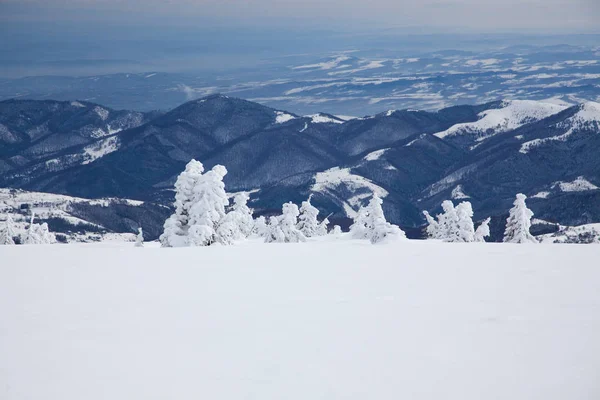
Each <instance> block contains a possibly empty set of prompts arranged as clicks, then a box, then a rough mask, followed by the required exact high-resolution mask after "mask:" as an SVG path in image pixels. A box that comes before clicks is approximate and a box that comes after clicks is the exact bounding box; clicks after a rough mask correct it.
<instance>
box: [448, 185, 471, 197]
mask: <svg viewBox="0 0 600 400" xmlns="http://www.w3.org/2000/svg"><path fill="white" fill-rule="evenodd" d="M450 196H451V197H452V198H453V199H454V200H462V199H470V198H471V196H469V195H467V194H465V192H464V189H463V186H462V185H458V186H456V187H455V188H454V189H452V193H451V194H450Z"/></svg>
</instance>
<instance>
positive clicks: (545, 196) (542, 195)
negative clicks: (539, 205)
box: [531, 192, 550, 199]
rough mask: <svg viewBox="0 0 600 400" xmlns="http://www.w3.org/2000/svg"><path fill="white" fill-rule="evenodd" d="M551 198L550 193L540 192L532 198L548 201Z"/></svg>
mask: <svg viewBox="0 0 600 400" xmlns="http://www.w3.org/2000/svg"><path fill="white" fill-rule="evenodd" d="M548 196H550V192H538V193H536V194H534V195H533V196H531V198H532V199H547V198H548Z"/></svg>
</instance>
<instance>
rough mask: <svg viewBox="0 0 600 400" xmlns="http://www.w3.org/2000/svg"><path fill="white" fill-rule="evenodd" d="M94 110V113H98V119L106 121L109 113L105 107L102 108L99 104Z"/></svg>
mask: <svg viewBox="0 0 600 400" xmlns="http://www.w3.org/2000/svg"><path fill="white" fill-rule="evenodd" d="M94 112H95V113H96V114H98V116H99V117H100V119H101V120H102V121H106V119H107V118H108V114H109V113H108V110H106V109H104V108H102V107H100V106H96V107H94Z"/></svg>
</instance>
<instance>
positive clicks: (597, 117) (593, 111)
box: [567, 101, 600, 129]
mask: <svg viewBox="0 0 600 400" xmlns="http://www.w3.org/2000/svg"><path fill="white" fill-rule="evenodd" d="M567 121H568V122H569V123H570V127H571V128H573V129H585V128H592V129H598V128H599V127H600V103H596V102H593V101H589V102H587V103H583V104H580V105H579V107H578V111H577V112H576V113H575V115H573V116H572V117H571V118H569V119H568V120H567Z"/></svg>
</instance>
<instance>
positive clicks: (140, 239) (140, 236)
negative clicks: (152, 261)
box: [135, 227, 144, 247]
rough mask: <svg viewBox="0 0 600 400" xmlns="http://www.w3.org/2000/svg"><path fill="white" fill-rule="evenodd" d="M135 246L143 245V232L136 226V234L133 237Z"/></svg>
mask: <svg viewBox="0 0 600 400" xmlns="http://www.w3.org/2000/svg"><path fill="white" fill-rule="evenodd" d="M135 247H144V233H143V232H142V228H141V227H140V228H138V234H137V236H136V238H135Z"/></svg>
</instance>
